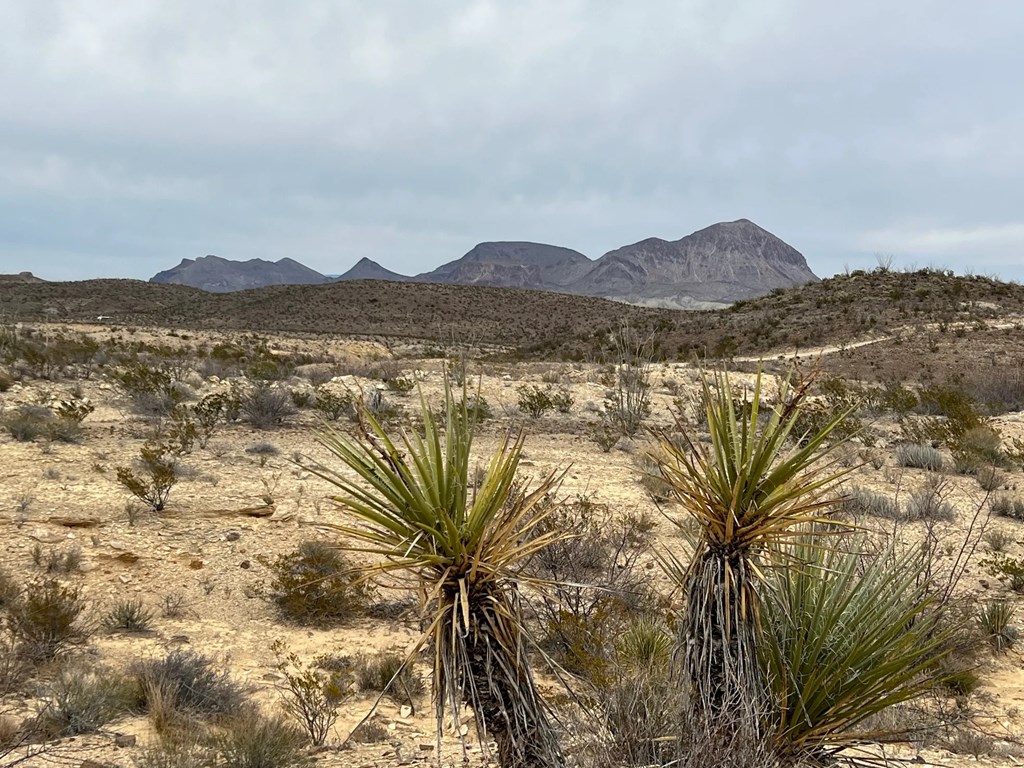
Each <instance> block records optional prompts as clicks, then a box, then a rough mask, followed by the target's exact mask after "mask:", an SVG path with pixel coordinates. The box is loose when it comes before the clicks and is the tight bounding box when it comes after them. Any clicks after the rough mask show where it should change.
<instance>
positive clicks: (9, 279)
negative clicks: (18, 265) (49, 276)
mask: <svg viewBox="0 0 1024 768" xmlns="http://www.w3.org/2000/svg"><path fill="white" fill-rule="evenodd" d="M45 282H46V281H45V280H43V278H41V277H36V276H35V275H33V274H32V273H31V272H18V273H16V274H10V275H0V283H45Z"/></svg>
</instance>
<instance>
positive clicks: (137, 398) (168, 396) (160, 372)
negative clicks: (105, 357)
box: [112, 360, 187, 416]
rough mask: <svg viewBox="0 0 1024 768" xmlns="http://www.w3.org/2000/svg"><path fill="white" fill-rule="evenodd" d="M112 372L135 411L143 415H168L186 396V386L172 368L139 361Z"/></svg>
mask: <svg viewBox="0 0 1024 768" xmlns="http://www.w3.org/2000/svg"><path fill="white" fill-rule="evenodd" d="M112 375H113V378H114V380H115V381H116V382H117V383H118V384H119V385H120V386H121V389H122V390H123V391H124V393H125V394H126V395H127V396H128V398H129V399H130V400H131V401H132V406H133V407H134V408H135V410H136V411H137V412H138V413H141V414H144V415H149V416H168V415H170V413H171V412H172V411H173V410H174V407H175V406H176V405H178V404H179V403H181V402H183V401H184V400H185V398H186V395H187V391H186V388H185V387H183V386H182V385H181V384H180V383H179V382H176V381H175V380H174V378H173V377H172V376H171V373H170V372H169V371H167V370H164V369H162V368H154V367H152V366H149V365H146V364H145V363H143V362H141V361H139V360H134V361H131V362H129V363H128V364H126V365H125V366H123V367H122V368H120V369H119V370H117V371H115V372H114V373H113V374H112Z"/></svg>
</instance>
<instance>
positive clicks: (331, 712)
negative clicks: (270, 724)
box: [271, 640, 352, 746]
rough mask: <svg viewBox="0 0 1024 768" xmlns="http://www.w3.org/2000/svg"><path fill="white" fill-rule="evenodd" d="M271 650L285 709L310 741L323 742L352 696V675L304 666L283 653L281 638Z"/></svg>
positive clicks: (289, 654) (295, 658) (288, 654)
mask: <svg viewBox="0 0 1024 768" xmlns="http://www.w3.org/2000/svg"><path fill="white" fill-rule="evenodd" d="M271 650H272V651H273V652H274V655H275V656H276V657H277V670H278V672H280V673H281V675H282V676H283V677H284V679H285V682H284V684H283V685H282V686H280V688H281V690H282V693H283V695H284V699H283V700H282V702H281V704H282V706H283V707H284V710H285V711H286V712H287V713H288V714H289V715H291V716H292V717H293V718H295V719H296V720H297V721H298V722H299V725H300V726H301V727H302V728H303V730H304V731H305V732H306V735H307V736H308V737H309V740H310V741H311V742H312V743H313V744H315V745H317V746H319V745H321V744H323V743H324V741H326V739H327V734H328V732H329V731H330V730H331V728H332V727H333V726H334V724H335V723H336V722H337V720H338V709H339V707H340V706H341V704H342V702H344V701H345V700H346V699H347V698H348V697H349V696H351V695H352V690H351V688H352V685H351V683H352V681H351V678H350V677H349V676H348V675H346V674H343V673H342V672H340V671H338V670H334V671H331V672H330V673H323V672H318V671H317V670H315V669H312V668H310V667H308V666H306V665H304V664H303V663H302V662H301V661H300V660H299V657H298V656H297V655H296V654H294V653H287V652H286V649H285V645H284V643H283V642H282V641H280V640H278V641H277V642H275V643H274V644H273V645H272V646H271Z"/></svg>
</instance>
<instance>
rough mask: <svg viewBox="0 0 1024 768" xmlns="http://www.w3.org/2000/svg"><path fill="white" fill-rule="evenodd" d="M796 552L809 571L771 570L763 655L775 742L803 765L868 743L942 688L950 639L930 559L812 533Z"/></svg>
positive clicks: (792, 551)
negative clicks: (877, 727)
mask: <svg viewBox="0 0 1024 768" xmlns="http://www.w3.org/2000/svg"><path fill="white" fill-rule="evenodd" d="M787 546H788V547H789V550H788V554H789V555H790V556H791V557H792V558H793V560H791V561H789V560H787V562H791V563H792V562H798V563H800V566H799V567H786V568H777V569H773V570H772V572H771V575H770V578H771V579H772V587H773V588H772V589H770V590H767V591H766V592H765V596H766V599H765V601H764V605H763V608H762V610H763V621H764V631H763V634H762V638H761V641H760V643H759V646H760V647H759V656H760V658H761V663H762V664H763V665H764V669H765V671H766V678H767V680H768V683H769V686H770V689H771V693H772V698H771V700H772V702H773V706H772V708H771V711H770V720H771V721H772V726H771V730H772V734H771V738H772V741H774V743H775V748H776V750H777V752H778V753H779V754H781V755H782V756H784V757H791V758H797V757H798V756H801V755H804V756H810V755H813V754H815V753H816V752H818V751H819V750H828V749H832V750H834V749H836V748H841V747H842V746H843V745H845V744H849V743H860V738H859V737H860V735H861V730H860V728H859V727H858V726H861V725H862V724H863V723H864V722H865V721H866V720H867V719H868V718H871V717H874V716H875V715H877V714H878V713H879V712H881V711H883V710H885V709H887V708H889V707H891V706H893V705H896V704H899V703H901V702H904V701H909V700H911V699H913V698H916V697H918V696H920V695H922V694H924V693H927V692H928V691H931V690H934V689H935V688H936V687H937V686H938V685H939V683H940V682H941V680H942V679H943V675H942V672H941V669H940V667H939V666H938V665H937V662H938V661H939V660H941V659H942V658H943V657H944V655H945V654H946V650H945V648H944V643H945V642H946V639H945V634H946V633H945V630H944V629H943V626H942V606H941V604H939V603H936V602H935V601H933V600H932V599H931V598H930V596H929V593H928V585H927V583H926V580H925V579H923V578H922V577H923V574H924V572H925V568H926V564H925V561H924V558H923V557H918V558H915V559H912V560H910V561H907V560H906V558H901V557H897V556H896V555H895V553H894V552H893V551H892V550H887V551H883V552H881V553H874V552H872V551H871V549H870V548H869V547H867V546H866V542H864V541H863V540H860V541H856V540H854V541H852V542H850V541H848V542H845V543H844V545H843V546H841V547H839V548H835V549H833V548H829V547H827V546H822V545H821V542H820V541H818V540H816V539H815V538H814V537H812V536H808V537H807V538H804V539H799V540H797V541H795V542H792V543H790V544H789V545H787ZM820 754H822V755H824V754H828V752H826V751H822V752H820ZM793 762H794V763H795V762H798V761H797V760H794V761H793Z"/></svg>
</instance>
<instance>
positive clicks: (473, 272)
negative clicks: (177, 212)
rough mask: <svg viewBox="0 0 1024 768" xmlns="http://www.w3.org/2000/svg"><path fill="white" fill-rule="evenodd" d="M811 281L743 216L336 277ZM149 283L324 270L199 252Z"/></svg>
mask: <svg viewBox="0 0 1024 768" xmlns="http://www.w3.org/2000/svg"><path fill="white" fill-rule="evenodd" d="M817 279H818V278H817V277H816V276H815V275H814V273H813V272H811V270H810V268H809V267H808V266H807V262H806V260H805V259H804V257H803V256H802V255H801V254H800V252H799V251H797V250H796V249H795V248H793V247H791V246H789V245H787V244H786V243H784V242H783V241H782V240H780V239H779V238H777V237H775V236H774V235H773V234H771V233H770V232H768V231H767V230H765V229H762V228H761V227H759V226H757V225H756V224H754V223H753V222H751V221H748V220H747V219H740V220H738V221H733V222H723V223H719V224H714V225H712V226H710V227H707V228H705V229H702V230H700V231H698V232H694V233H693V234H691V235H688V236H686V237H684V238H681V239H679V240H675V241H668V240H661V239H659V238H648V239H646V240H641V241H640V242H638V243H634V244H633V245H627V246H624V247H622V248H617V249H615V250H613V251H609V252H608V253H606V254H605V255H604V256H602V257H601V258H599V259H597V260H596V261H591V260H590V259H588V258H587V257H586V256H585V255H583V254H582V253H580V252H579V251H574V250H572V249H571V248H563V247H561V246H556V245H547V244H544V243H531V242H522V241H509V242H484V243H479V244H477V245H476V246H474V247H473V248H472V249H471V250H470V251H469V252H468V253H466V254H464V255H463V256H462V257H460V258H458V259H456V260H454V261H450V262H448V263H446V264H442V265H441V266H439V267H437V268H436V269H433V270H430V271H429V272H423V273H421V274H419V275H416V276H412V277H407V276H405V275H401V274H398V273H397V272H393V271H391V270H389V269H385V268H384V267H382V266H381V265H380V264H378V263H377V262H375V261H372V260H370V259H367V258H365V257H364V258H362V259H360V260H359V261H358V262H357V263H356V264H355V265H354V266H353V267H352V268H351V269H349V270H348V271H347V272H345V273H344V274H342V275H341V276H340V277H338V278H337V280H338V281H349V280H392V281H416V282H421V283H441V284H447V285H485V286H493V287H501V288H523V289H528V290H540V291H556V292H562V293H572V294H577V295H583V296H599V297H604V298H609V299H613V300H615V301H622V302H626V303H629V304H639V305H645V306H651V307H663V308H667V309H714V308H718V307H723V306H725V305H727V304H730V303H731V302H733V301H738V300H740V299H748V298H751V297H754V296H763V295H764V294H766V293H768V292H769V291H772V290H774V289H776V288H786V287H791V286H795V285H803V284H805V283H809V282H814V281H816V280H817ZM152 282H157V283H178V284H182V285H190V286H192V287H195V288H202V289H203V290H206V291H211V292H228V291H238V290H247V289H250V288H260V287H264V286H269V285H288V284H296V285H316V284H320V283H326V282H330V278H328V277H325V276H324V275H322V274H320V273H319V272H317V271H315V270H312V269H310V268H308V267H305V266H303V265H302V264H299V263H298V262H296V261H294V260H292V259H281V260H280V261H278V262H268V261H263V260H261V259H252V260H250V261H246V262H239V261H229V260H227V259H221V258H218V257H216V256H206V257H204V258H200V259H195V260H192V259H183V260H182V262H181V264H179V265H178V266H177V267H175V268H174V269H170V270H167V271H165V272H161V273H159V274H158V275H156V276H155V277H153V278H152Z"/></svg>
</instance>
